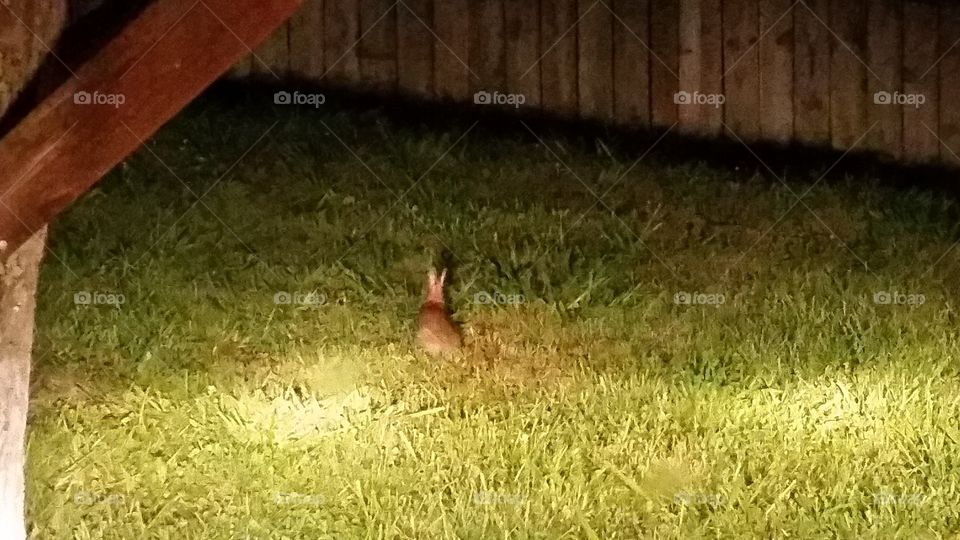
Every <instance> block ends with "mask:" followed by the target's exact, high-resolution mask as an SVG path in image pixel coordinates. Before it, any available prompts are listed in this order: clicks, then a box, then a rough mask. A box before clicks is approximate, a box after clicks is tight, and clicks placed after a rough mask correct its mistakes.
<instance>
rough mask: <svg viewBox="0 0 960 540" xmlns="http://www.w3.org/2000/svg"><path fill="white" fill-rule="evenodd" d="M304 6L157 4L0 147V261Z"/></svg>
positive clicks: (282, 1)
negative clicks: (298, 8)
mask: <svg viewBox="0 0 960 540" xmlns="http://www.w3.org/2000/svg"><path fill="white" fill-rule="evenodd" d="M300 2H301V0H156V2H155V3H153V4H152V5H150V6H149V7H147V8H146V9H145V10H144V11H143V12H142V13H141V14H140V15H139V16H138V17H137V18H136V19H134V20H133V21H131V22H130V24H129V25H127V27H126V28H124V29H123V30H122V31H121V32H120V34H118V35H117V37H116V38H114V39H113V40H112V41H110V42H109V43H108V44H107V45H106V46H105V47H104V48H103V49H102V50H101V51H100V52H99V53H97V54H96V55H95V56H94V57H93V58H92V59H91V60H89V61H88V62H87V63H85V64H84V65H83V66H81V67H80V68H79V69H76V70H75V73H76V77H74V78H71V79H70V80H68V81H67V82H66V83H64V84H63V85H61V86H60V87H59V88H58V89H57V90H56V91H54V92H53V94H51V95H50V97H48V98H47V99H46V100H44V101H43V102H42V103H41V104H40V105H39V106H38V107H37V108H36V109H34V111H33V112H31V113H30V114H29V115H28V116H27V117H26V118H25V119H24V120H23V121H21V122H20V123H19V124H18V125H17V126H16V127H15V128H14V129H13V130H12V131H11V132H10V133H9V134H8V135H7V136H6V137H4V138H3V140H0V261H3V260H5V259H6V258H7V256H9V254H10V253H12V252H13V251H14V250H15V249H16V248H17V247H18V246H19V245H20V244H22V243H23V242H24V241H26V239H27V238H29V237H30V236H31V235H32V234H33V233H34V232H35V231H37V230H39V229H40V228H42V227H43V226H44V225H45V224H46V223H48V222H49V221H50V220H51V219H52V218H53V217H54V216H56V215H57V214H58V213H59V212H61V211H62V210H64V209H65V208H66V207H67V206H69V205H70V204H71V203H72V202H74V201H75V200H77V198H79V197H80V196H81V195H83V194H84V193H85V192H86V191H87V190H89V189H90V188H91V187H92V186H93V185H94V184H95V183H96V182H97V181H98V180H99V179H100V178H101V177H102V176H103V175H104V174H106V173H107V171H109V170H110V169H111V168H113V167H114V166H115V165H116V164H117V163H119V162H120V161H121V160H122V159H123V158H125V157H126V156H127V155H129V154H130V153H131V152H133V151H134V150H136V149H137V147H138V146H140V141H141V140H146V139H147V138H148V137H150V136H151V135H152V134H153V133H154V132H155V131H156V130H157V129H158V128H159V127H160V126H161V125H163V124H164V123H165V122H166V121H167V120H169V119H170V118H171V117H173V116H174V115H175V114H177V112H179V111H180V110H181V109H183V108H184V107H185V106H186V105H187V104H188V103H189V102H190V101H191V100H192V99H193V98H195V97H196V96H197V95H198V94H199V93H200V92H201V91H203V89H204V88H206V87H207V86H208V85H209V84H210V83H212V82H213V81H214V80H215V79H216V78H217V77H218V76H219V75H220V74H222V73H223V72H224V71H226V70H227V69H228V68H229V67H230V66H231V65H233V64H234V63H235V62H236V61H237V60H238V59H239V58H240V57H242V56H243V55H245V54H247V53H249V52H250V49H252V48H253V47H256V45H257V44H258V43H260V42H261V41H263V40H264V39H265V38H266V37H267V36H268V35H269V34H270V32H271V31H272V30H273V29H274V28H276V27H277V26H279V25H280V23H282V22H283V21H284V20H286V18H287V17H289V16H290V15H291V14H292V13H293V12H294V11H295V10H296V8H297V7H298V6H299V5H300Z"/></svg>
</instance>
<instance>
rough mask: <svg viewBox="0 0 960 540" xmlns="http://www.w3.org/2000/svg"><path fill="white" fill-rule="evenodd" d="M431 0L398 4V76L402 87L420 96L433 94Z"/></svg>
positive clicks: (407, 91) (410, 0)
mask: <svg viewBox="0 0 960 540" xmlns="http://www.w3.org/2000/svg"><path fill="white" fill-rule="evenodd" d="M432 4H433V2H432V0H404V1H403V2H401V3H399V4H397V10H398V11H397V80H398V83H399V86H400V90H401V91H403V92H405V93H407V94H412V95H416V96H420V97H430V96H431V95H433V35H432V34H431V33H430V30H431V26H432V25H433V6H432Z"/></svg>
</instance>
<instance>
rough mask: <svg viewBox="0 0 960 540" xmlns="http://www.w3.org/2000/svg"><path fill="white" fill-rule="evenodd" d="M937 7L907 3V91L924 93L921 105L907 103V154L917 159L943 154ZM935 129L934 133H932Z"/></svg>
mask: <svg viewBox="0 0 960 540" xmlns="http://www.w3.org/2000/svg"><path fill="white" fill-rule="evenodd" d="M938 22H939V21H938V13H937V6H936V5H933V4H931V3H930V2H918V1H913V0H906V1H905V2H904V4H903V93H904V94H905V95H907V96H910V95H922V96H923V97H924V100H925V102H924V103H923V105H920V106H913V105H903V106H902V107H901V109H902V110H903V153H904V157H906V158H907V159H909V160H914V161H926V160H929V159H934V158H937V157H939V154H940V142H939V141H938V140H937V136H936V135H935V133H937V132H938V131H939V125H938V124H939V114H938V112H939V107H938V105H937V103H938V100H937V75H938V70H937V68H936V65H935V63H936V61H937V56H938V54H937V41H939V40H938V39H937V38H938V36H937V32H936V31H932V29H936V28H938V24H937V23H938ZM931 131H932V133H931Z"/></svg>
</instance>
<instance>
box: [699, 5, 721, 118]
mask: <svg viewBox="0 0 960 540" xmlns="http://www.w3.org/2000/svg"><path fill="white" fill-rule="evenodd" d="M722 4H723V2H722V0H700V6H701V7H700V48H701V52H700V88H701V90H700V91H701V92H704V93H707V94H715V95H723V19H722V15H723V5H722ZM722 124H723V105H722V104H721V105H720V106H716V105H708V106H702V107H700V116H699V119H698V128H697V132H698V133H701V134H703V135H720V134H721V133H722V132H723V125H722Z"/></svg>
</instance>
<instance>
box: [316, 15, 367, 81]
mask: <svg viewBox="0 0 960 540" xmlns="http://www.w3.org/2000/svg"><path fill="white" fill-rule="evenodd" d="M357 2H358V0H327V1H326V2H324V29H325V30H326V32H324V38H325V39H324V47H323V51H324V64H325V65H326V68H327V76H326V79H327V80H329V81H333V82H335V83H339V84H348V83H350V82H353V81H356V80H357V79H358V78H359V76H360V62H359V59H358V58H357V47H356V45H357V39H359V38H360V9H359V6H358V4H357Z"/></svg>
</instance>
